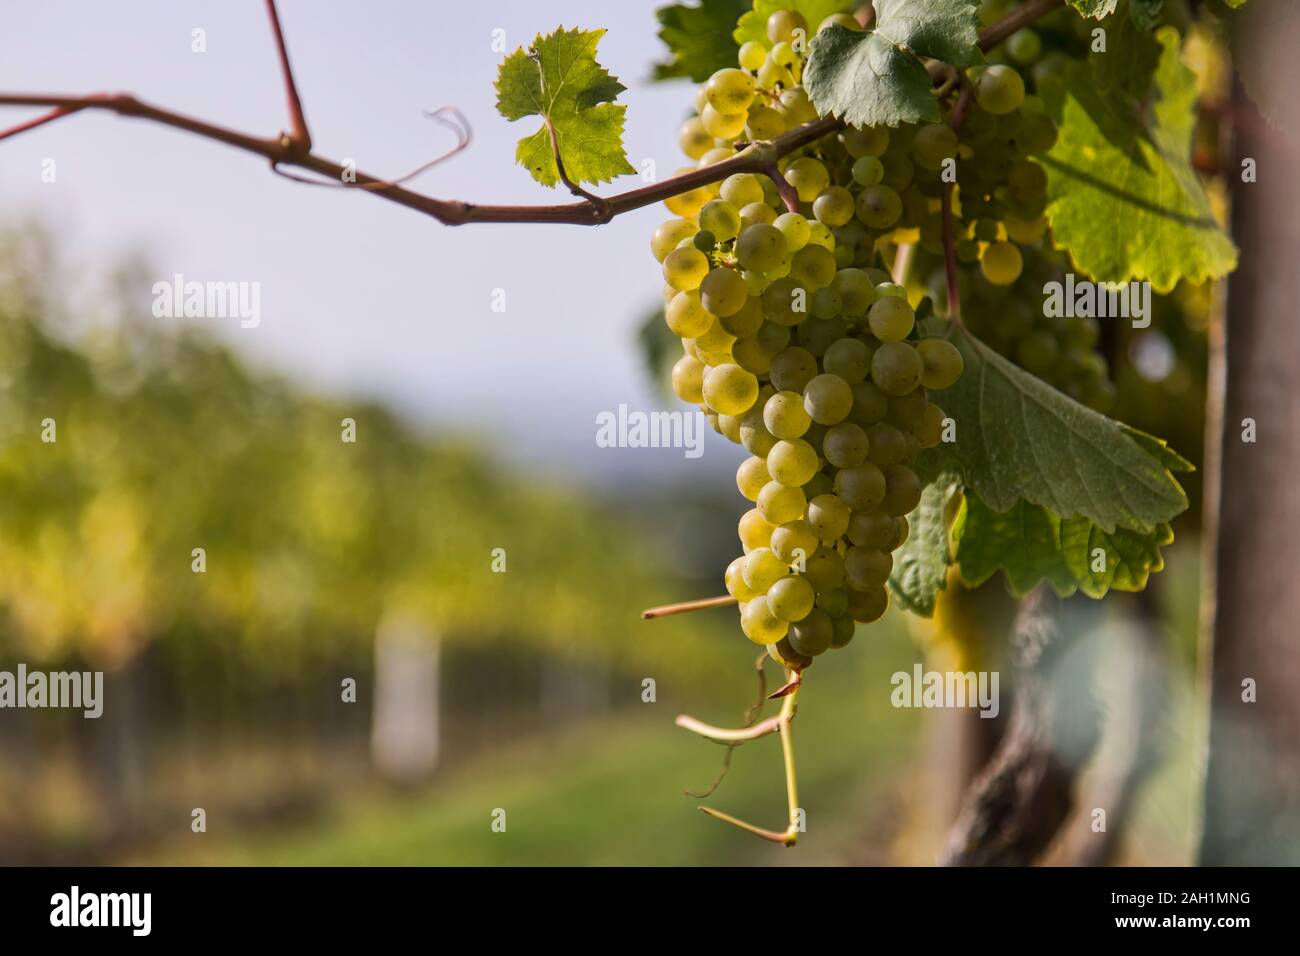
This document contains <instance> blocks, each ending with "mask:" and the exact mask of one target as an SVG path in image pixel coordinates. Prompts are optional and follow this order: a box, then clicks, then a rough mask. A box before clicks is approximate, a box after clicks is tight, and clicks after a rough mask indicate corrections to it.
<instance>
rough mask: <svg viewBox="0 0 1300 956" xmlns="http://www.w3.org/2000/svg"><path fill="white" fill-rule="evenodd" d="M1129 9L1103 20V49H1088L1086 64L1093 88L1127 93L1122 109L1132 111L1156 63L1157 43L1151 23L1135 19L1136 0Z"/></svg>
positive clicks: (1108, 93) (1147, 89)
mask: <svg viewBox="0 0 1300 956" xmlns="http://www.w3.org/2000/svg"><path fill="white" fill-rule="evenodd" d="M1159 2H1160V0H1156V3H1157V7H1156V14H1157V16H1158V15H1159ZM1129 9H1130V12H1132V14H1133V15H1132V16H1125V15H1124V13H1123V12H1120V13H1117V14H1116V15H1115V16H1113V17H1111V18H1110V19H1109V20H1108V21H1107V22H1106V25H1105V26H1106V49H1105V50H1104V51H1097V50H1094V51H1092V52H1091V53H1089V55H1088V65H1089V67H1090V68H1091V70H1092V80H1093V82H1094V83H1095V84H1096V85H1097V89H1098V90H1099V91H1101V92H1102V93H1103V94H1105V96H1106V97H1108V98H1109V97H1113V96H1123V97H1127V101H1126V102H1125V104H1124V109H1126V110H1131V111H1132V112H1133V114H1134V115H1136V114H1137V112H1138V110H1139V109H1140V101H1141V100H1143V99H1145V98H1146V96H1147V94H1148V93H1149V92H1150V90H1151V78H1152V77H1153V76H1155V72H1156V67H1157V66H1159V64H1160V44H1159V43H1157V42H1156V41H1155V38H1154V37H1153V36H1152V35H1151V29H1152V26H1153V23H1146V24H1145V25H1144V24H1143V23H1141V22H1139V17H1138V14H1137V12H1136V11H1137V10H1138V4H1137V3H1135V4H1134V5H1133V6H1132V7H1130V8H1129Z"/></svg>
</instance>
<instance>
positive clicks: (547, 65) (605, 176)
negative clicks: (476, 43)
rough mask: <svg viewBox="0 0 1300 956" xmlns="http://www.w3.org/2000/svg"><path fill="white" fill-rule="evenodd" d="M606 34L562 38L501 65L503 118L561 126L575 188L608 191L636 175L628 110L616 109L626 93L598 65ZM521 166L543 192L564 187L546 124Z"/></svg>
mask: <svg viewBox="0 0 1300 956" xmlns="http://www.w3.org/2000/svg"><path fill="white" fill-rule="evenodd" d="M604 35H605V31H604V30H565V29H564V28H563V27H561V28H560V29H559V30H557V31H555V32H554V33H552V34H550V35H549V36H545V37H543V36H538V37H537V39H535V40H534V41H533V44H532V46H531V47H529V48H528V49H527V50H524V49H523V48H522V47H521V48H520V49H518V50H516V51H515V52H514V53H511V54H510V55H509V56H507V57H506V58H505V60H503V61H502V63H501V69H500V71H499V72H498V74H497V82H496V90H497V111H498V112H499V113H500V114H501V115H502V116H504V117H505V118H506V119H508V120H510V121H512V122H513V121H514V120H518V119H522V118H523V117H525V116H541V117H544V118H545V119H547V120H549V122H550V123H552V124H553V125H554V126H555V133H556V139H557V140H558V142H559V151H560V159H561V160H562V161H563V163H564V170H565V172H566V173H567V174H568V176H569V178H570V179H571V180H573V181H574V182H583V183H603V182H608V181H609V180H611V179H613V178H614V177H615V176H619V175H622V174H623V173H633V172H636V170H635V169H633V168H632V166H631V164H630V163H628V161H627V154H626V153H625V152H624V150H623V116H624V113H625V112H626V110H627V107H625V106H620V105H617V104H615V103H614V102H613V100H614V99H615V97H617V96H618V95H619V94H620V93H622V92H623V90H625V89H626V87H625V86H623V84H622V83H620V82H619V81H618V80H617V79H616V78H615V77H614V76H613V75H611V74H610V73H609V72H608V71H607V70H605V68H604V67H602V66H601V65H600V64H599V63H597V62H596V45H597V44H598V43H599V42H600V38H601V37H602V36H604ZM515 158H516V159H517V160H518V162H519V164H520V165H521V166H525V167H527V169H528V171H529V172H530V173H532V174H533V178H534V179H536V180H537V181H538V182H539V183H541V184H542V185H543V186H554V185H555V184H556V183H558V182H559V172H558V170H557V168H556V165H555V153H554V151H553V150H552V148H551V138H550V133H549V132H548V131H547V128H546V124H545V123H543V124H542V127H541V129H539V130H538V131H537V132H535V133H533V134H532V135H531V136H526V137H524V138H523V139H521V140H520V141H519V146H518V148H517V149H516V150H515Z"/></svg>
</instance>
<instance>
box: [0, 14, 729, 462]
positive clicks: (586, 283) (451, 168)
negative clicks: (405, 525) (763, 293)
mask: <svg viewBox="0 0 1300 956" xmlns="http://www.w3.org/2000/svg"><path fill="white" fill-rule="evenodd" d="M655 6H656V4H654V3H644V4H642V3H609V2H600V3H598V2H587V0H548V2H546V3H537V2H506V0H485V2H479V3H465V2H462V0H457V2H455V3H450V2H447V3H444V2H414V0H402V2H375V3H368V4H359V3H344V2H325V0H318V2H308V0H282V2H281V5H280V9H281V17H282V20H283V23H284V28H285V31H286V34H287V36H288V42H289V48H290V53H291V55H292V57H293V60H294V65H295V69H296V72H297V76H298V83H299V87H300V90H301V92H302V95H303V98H304V101H305V104H306V112H307V118H308V122H309V123H310V125H311V127H312V132H313V137H314V139H315V141H316V146H317V149H318V150H319V151H320V152H321V153H323V154H324V155H327V156H330V157H332V158H335V159H338V158H341V157H345V156H350V157H355V158H356V159H357V161H358V163H359V164H360V165H361V167H362V168H364V169H366V170H367V171H369V172H373V173H377V174H381V175H383V174H391V175H396V174H399V173H401V172H404V171H406V170H407V169H409V168H411V167H413V166H415V165H417V164H418V163H420V162H422V161H423V160H424V159H426V158H428V157H430V156H431V155H433V154H435V153H436V152H438V151H439V150H441V149H443V148H444V147H445V146H446V144H447V143H448V141H449V140H448V134H446V133H445V132H444V131H442V130H440V128H439V127H437V126H436V124H433V123H432V122H430V121H428V120H426V119H424V118H423V117H422V115H421V110H423V109H432V108H435V107H438V106H442V105H449V104H450V105H456V106H458V107H459V108H460V109H461V110H462V111H463V112H464V113H465V115H466V116H467V117H468V118H469V120H470V122H471V123H472V124H473V127H474V132H475V141H474V144H473V146H472V148H471V150H470V151H468V152H467V153H464V154H462V155H461V156H459V157H457V158H456V159H454V160H452V161H450V162H449V163H447V164H446V165H444V166H442V167H439V168H437V169H435V170H433V171H431V172H430V173H428V174H426V176H425V177H424V178H422V179H420V180H418V181H417V182H416V183H415V184H414V185H415V187H416V188H419V189H421V190H423V191H426V192H428V193H430V194H432V195H436V196H440V197H445V198H466V199H474V200H479V201H485V202H546V201H556V200H559V199H563V198H564V196H563V195H562V194H560V193H557V192H553V191H551V190H546V189H544V188H542V187H540V186H538V185H537V184H536V183H534V182H533V181H532V180H531V179H530V178H529V176H528V175H527V174H526V173H525V172H524V171H523V170H522V169H521V168H520V167H518V166H516V165H515V164H514V161H513V155H514V144H515V141H516V140H517V139H518V138H519V137H521V136H523V135H525V134H527V133H530V132H532V130H533V129H534V128H535V127H534V123H533V121H532V120H531V119H529V120H523V121H520V122H519V123H516V124H510V123H507V122H506V121H505V120H503V119H502V118H501V117H500V116H498V115H497V113H496V111H495V109H494V107H493V102H494V92H493V88H492V83H493V79H494V77H495V73H496V67H497V64H498V63H499V61H500V59H501V57H502V54H500V53H498V52H494V51H493V50H492V49H491V41H492V31H493V30H494V29H497V28H500V29H503V30H505V32H506V40H507V43H508V45H509V48H510V49H513V48H514V47H516V46H518V45H521V44H526V43H527V42H528V41H529V40H531V39H532V37H533V36H534V35H535V34H536V33H537V32H539V31H550V30H552V29H554V28H555V27H556V26H558V25H565V26H570V27H573V26H582V27H588V28H595V27H605V28H607V29H608V30H609V33H608V35H607V36H606V37H605V38H604V39H603V41H602V43H601V50H600V59H601V61H602V63H603V64H604V65H605V66H606V67H607V68H609V69H610V70H611V71H613V72H614V73H615V74H616V75H618V76H619V78H620V79H621V80H622V81H623V82H624V83H625V84H626V85H627V86H628V87H629V89H628V92H627V93H625V94H624V95H623V98H622V101H623V102H625V103H626V104H627V105H628V123H627V132H626V136H625V144H626V146H627V151H628V156H629V158H630V159H631V161H632V163H633V165H636V166H639V165H640V163H641V162H642V161H643V160H645V159H653V160H655V162H656V163H657V165H658V168H659V172H660V174H661V175H668V174H670V173H671V172H672V170H673V169H674V168H676V166H677V165H679V163H680V162H681V161H682V160H681V156H680V154H679V153H678V151H677V148H676V142H675V140H676V136H675V129H676V127H677V125H678V124H679V123H680V121H681V119H682V117H683V115H684V112H685V110H686V109H687V108H688V106H689V104H690V101H691V87H690V86H689V85H685V84H682V83H674V84H666V85H652V84H650V83H648V82H647V80H646V77H647V75H648V73H649V69H650V64H651V63H652V61H653V60H654V59H656V58H657V57H658V56H659V55H660V52H661V46H662V45H661V44H660V42H659V40H658V39H657V38H656V37H655V30H656V24H655V20H654V15H653V10H654V8H655ZM4 20H5V23H4V29H3V30H0V89H3V90H5V91H41V92H68V93H80V92H89V91H96V90H114V91H116V90H124V91H130V92H133V93H135V94H136V95H138V96H140V97H141V98H143V99H145V100H147V101H151V102H155V103H158V104H160V105H166V106H168V107H171V108H175V109H177V110H180V111H182V112H186V113H190V114H193V115H195V116H199V117H203V118H205V119H209V120H212V121H214V122H218V123H222V124H225V125H229V126H232V127H234V128H237V129H240V130H244V131H249V132H254V133H258V134H270V133H273V132H275V131H276V130H279V129H282V128H285V127H286V126H287V118H286V114H285V106H284V97H283V92H282V87H281V85H280V80H279V75H278V71H277V66H276V60H275V55H274V49H273V47H272V43H271V36H270V32H269V29H268V25H267V22H266V18H265V15H264V10H263V5H262V3H261V2H259V0H131V2H129V3H103V2H99V0H75V2H74V0H44V2H42V3H38V4H28V3H24V4H17V3H12V4H7V5H6V8H5V10H4ZM196 27H201V28H203V29H205V30H206V31H207V52H206V53H204V54H201V55H200V54H195V53H193V52H191V49H190V44H191V31H192V30H193V29H194V28H196ZM24 115H27V114H26V113H24V112H23V111H19V110H16V109H5V110H3V111H0V124H3V125H9V124H11V123H14V122H17V121H19V120H20V119H21V118H22V117H23V116H24ZM45 158H53V159H55V161H56V162H57V172H58V178H57V182H56V183H54V184H44V183H42V182H41V181H40V172H41V163H42V161H43V160H44V159H45ZM636 184H637V180H636V179H635V178H633V177H627V178H625V180H623V181H621V182H620V183H617V184H616V185H615V186H614V187H613V188H614V189H623V188H630V187H631V186H633V185H636ZM0 203H3V205H4V208H5V210H6V215H5V218H6V219H11V217H17V216H24V215H34V216H37V217H39V218H41V219H43V220H45V221H46V222H48V223H49V224H51V225H52V226H53V227H54V228H55V230H56V234H57V235H58V237H59V238H60V240H61V242H62V245H63V247H64V249H65V252H66V253H68V258H69V259H70V261H72V262H74V263H75V264H76V265H77V266H78V268H82V267H84V269H85V271H86V272H88V273H91V274H93V273H95V272H97V271H100V270H103V269H105V268H107V267H108V266H109V265H111V263H112V262H113V261H114V259H115V257H118V256H120V255H121V253H122V252H123V251H124V250H128V249H133V248H138V249H140V250H141V251H143V252H144V253H146V254H147V256H148V258H149V261H150V262H151V263H152V264H153V265H154V266H155V267H156V271H157V273H158V277H159V278H163V277H170V276H171V275H172V274H173V273H177V272H179V273H183V274H184V275H185V276H186V277H187V278H197V279H211V280H229V279H238V280H247V281H252V280H256V281H259V282H260V283H261V285H262V311H263V318H262V324H261V326H260V327H259V328H257V329H252V330H241V329H239V328H238V323H237V322H236V321H233V320H224V321H223V320H215V321H214V320H206V321H208V322H209V324H211V325H212V326H214V327H221V331H222V333H223V334H226V335H228V336H229V338H230V339H231V340H232V341H234V342H236V343H237V344H238V346H239V347H240V349H241V350H242V351H243V352H244V353H245V354H246V355H248V356H249V357H250V358H251V359H252V360H254V361H255V362H257V363H258V364H263V365H269V366H271V367H274V368H278V369H284V370H287V371H291V372H292V373H294V374H296V375H298V376H300V377H302V378H303V379H305V380H307V381H309V382H312V383H314V384H317V385H320V386H323V387H327V388H329V389H331V390H339V389H343V390H354V391H357V390H359V391H363V392H367V393H371V394H375V395H378V396H380V397H382V398H385V399H387V400H389V401H391V402H393V403H394V404H396V405H398V406H399V407H400V408H402V409H404V410H405V411H407V412H409V413H413V414H416V415H418V416H420V417H422V418H425V419H428V420H431V421H438V420H450V421H456V422H459V423H461V424H465V423H467V422H482V423H483V424H490V425H492V426H493V427H495V428H499V429H501V430H502V431H503V433H504V434H505V435H507V436H510V437H509V440H510V441H511V442H515V441H519V440H522V441H524V442H526V443H527V444H528V445H530V446H532V447H534V448H536V447H538V446H546V447H549V448H552V449H555V450H556V451H563V452H565V453H576V454H580V455H582V456H583V457H586V455H587V454H594V453H596V449H595V448H594V432H595V425H594V419H595V415H596V413H597V412H598V411H601V410H604V409H614V408H616V407H617V405H618V404H619V403H620V402H627V403H629V404H630V405H632V406H633V407H639V408H651V407H655V406H657V405H660V404H662V403H661V400H660V399H658V398H657V397H656V396H655V395H654V394H653V392H652V391H651V390H650V388H649V387H648V384H647V382H646V380H645V376H644V374H643V372H642V369H641V365H640V356H639V355H638V354H637V352H636V349H635V346H634V333H635V328H636V325H637V323H638V321H639V318H640V316H641V315H642V314H643V312H644V310H645V309H646V307H647V306H648V305H652V304H653V303H655V302H656V301H657V298H658V295H659V290H660V288H661V287H662V283H661V280H660V279H659V275H658V266H657V264H656V263H655V261H654V259H653V258H652V257H651V256H650V254H649V250H648V241H649V234H650V232H651V231H652V230H653V228H654V226H655V225H656V224H657V223H658V222H660V221H661V220H662V219H663V218H665V217H666V216H667V215H668V214H667V212H666V211H665V210H664V209H663V208H662V206H656V207H653V208H650V209H645V210H640V211H638V212H635V213H632V214H629V215H627V216H624V217H620V218H618V219H616V220H615V221H614V222H613V223H611V224H609V225H606V226H603V227H600V228H599V229H591V228H585V227H578V226H537V225H505V226H494V225H476V226H465V227H461V228H457V229H452V228H448V227H445V226H442V225H440V224H438V223H437V222H435V221H434V220H432V219H428V218H426V217H423V216H421V215H419V214H417V213H415V212H412V211H410V210H406V209H403V208H401V207H398V206H395V205H392V204H390V203H386V202H384V201H381V200H379V199H375V198H371V197H367V196H364V195H358V194H343V193H342V192H341V191H337V190H326V189H317V188H311V187H307V186H300V185H296V184H293V183H290V182H287V181H285V180H283V179H280V178H278V177H275V176H273V175H271V173H270V172H269V171H268V170H267V169H266V168H265V166H264V164H262V163H261V161H260V160H257V159H255V158H253V157H251V156H248V155H245V154H242V153H240V152H237V151H235V150H232V149H229V148H226V147H223V146H221V145H219V144H216V143H212V142H209V141H205V140H202V139H199V138H196V137H192V136H188V135H186V134H183V133H179V132H176V131H173V130H170V129H166V128H162V127H156V126H153V125H151V124H148V123H144V122H140V121H136V120H125V119H119V118H116V117H113V116H109V115H93V114H85V115H81V116H77V117H73V118H70V119H66V120H63V121H61V122H59V123H56V124H54V125H52V126H49V127H46V128H44V129H41V130H39V131H34V132H31V133H27V134H24V135H22V136H20V137H18V138H16V139H14V140H10V141H7V142H5V143H3V144H0ZM496 287H503V288H505V289H506V290H507V295H508V299H507V301H508V311H507V312H506V313H505V314H504V315H501V314H496V313H493V312H492V311H491V310H490V297H491V291H492V289H494V288H496ZM148 305H149V304H148V303H147V302H143V303H141V305H140V309H139V314H141V315H147V314H148ZM154 321H168V322H176V321H186V320H177V319H162V320H154ZM189 321H195V320H189ZM710 438H711V439H716V441H717V442H721V439H717V436H713V435H712V434H711V433H710ZM722 444H725V442H723V443H722ZM708 447H709V449H710V452H711V453H712V454H710V453H708V452H706V458H709V457H713V458H714V459H715V461H716V460H717V458H718V457H724V456H725V457H732V456H731V455H727V454H726V453H724V452H723V449H722V447H720V446H719V445H718V444H716V443H715V442H713V441H711V442H710V444H709V446H708ZM613 455H618V457H619V458H620V459H622V461H621V463H619V462H615V461H613V460H610V461H609V464H610V465H611V466H614V467H615V468H616V469H619V470H621V469H623V468H626V467H628V466H629V465H631V466H636V465H637V462H638V461H639V462H640V463H641V464H643V465H651V462H650V460H649V459H648V458H647V457H645V456H654V459H655V460H654V462H653V467H655V470H658V468H659V467H661V466H669V467H670V470H673V471H676V470H677V469H683V470H682V471H681V472H680V473H682V474H689V472H686V471H684V468H685V467H689V466H688V465H687V464H686V463H685V462H684V461H683V459H682V456H681V453H680V452H671V451H653V452H651V451H645V452H606V453H605V456H606V457H609V456H613ZM673 462H676V463H677V464H673ZM598 467H601V468H603V467H604V466H603V465H598ZM695 473H696V474H698V472H695Z"/></svg>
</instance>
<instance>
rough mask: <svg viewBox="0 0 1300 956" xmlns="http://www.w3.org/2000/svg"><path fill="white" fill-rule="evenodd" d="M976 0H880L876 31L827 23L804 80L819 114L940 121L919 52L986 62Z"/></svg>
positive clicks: (877, 121) (854, 121) (860, 121)
mask: <svg viewBox="0 0 1300 956" xmlns="http://www.w3.org/2000/svg"><path fill="white" fill-rule="evenodd" d="M977 6H978V0H933V2H931V3H927V4H917V3H915V2H914V0H876V4H875V7H876V26H875V29H874V30H871V31H870V32H859V31H854V30H847V29H845V28H844V27H841V26H831V27H827V28H826V29H825V30H823V31H822V32H821V33H819V34H817V36H815V37H813V40H812V42H811V43H810V44H809V48H808V63H807V66H806V67H805V69H804V76H803V80H804V87H805V88H806V89H807V91H808V97H809V99H811V100H812V103H813V105H814V106H815V107H817V112H818V114H820V115H821V116H838V117H840V118H842V119H843V120H844V121H845V122H846V123H849V124H850V125H852V126H897V125H899V124H900V123H916V122H920V121H922V120H929V121H930V122H937V121H938V120H939V107H938V104H937V103H936V102H935V98H934V95H933V94H932V93H931V83H930V75H929V74H928V73H927V72H926V71H925V66H924V65H923V64H922V63H921V60H920V58H921V57H933V58H935V59H938V60H944V61H946V62H948V63H951V64H953V65H954V66H958V67H966V66H972V65H974V64H976V63H979V62H981V61H982V60H983V59H984V57H983V54H981V53H980V50H979V46H978V42H979V16H978V14H977V12H976V8H977Z"/></svg>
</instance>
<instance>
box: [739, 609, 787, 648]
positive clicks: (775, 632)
mask: <svg viewBox="0 0 1300 956" xmlns="http://www.w3.org/2000/svg"><path fill="white" fill-rule="evenodd" d="M789 628H790V624H789V623H788V622H787V621H783V620H781V619H780V618H779V617H777V616H776V615H775V614H773V613H772V609H771V608H770V607H768V605H767V601H766V600H764V599H763V598H761V597H757V598H754V600H752V601H748V602H746V603H744V604H742V605H741V606H740V629H741V631H742V632H743V633H744V635H745V636H746V637H747V638H749V639H750V640H751V641H753V642H754V643H755V644H762V645H764V646H766V645H768V644H774V643H776V642H777V641H779V640H780V639H781V638H783V637H785V635H786V631H788V630H789Z"/></svg>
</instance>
